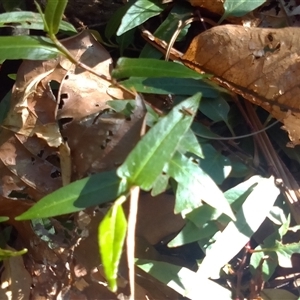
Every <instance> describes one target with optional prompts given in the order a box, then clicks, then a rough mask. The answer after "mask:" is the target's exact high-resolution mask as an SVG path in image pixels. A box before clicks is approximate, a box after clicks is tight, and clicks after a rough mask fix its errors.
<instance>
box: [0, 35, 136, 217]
mask: <svg viewBox="0 0 300 300" xmlns="http://www.w3.org/2000/svg"><path fill="white" fill-rule="evenodd" d="M63 43H64V45H65V46H66V47H67V48H68V49H69V50H70V52H71V53H72V54H73V55H74V57H76V58H77V59H78V60H79V61H80V62H82V63H84V64H85V65H87V66H89V67H90V68H92V69H93V71H94V72H96V73H99V74H101V75H104V76H105V77H106V78H107V80H106V79H103V78H101V77H98V76H96V75H93V74H91V73H89V72H88V71H86V70H84V69H82V68H81V67H79V66H76V65H74V64H72V63H71V62H70V61H69V60H68V59H67V58H65V57H58V58H57V59H52V60H49V61H25V62H23V64H22V65H21V67H20V68H19V71H18V73H17V79H16V83H15V86H14V88H13V93H12V99H11V108H10V111H9V113H8V115H7V117H6V119H5V120H4V122H3V128H2V129H1V131H0V170H1V178H2V180H1V189H0V199H1V198H2V197H4V198H6V199H12V200H17V199H20V200H21V199H31V200H36V201H37V200H39V199H40V198H41V197H43V196H45V195H47V194H49V193H51V192H52V191H54V190H56V189H57V188H59V187H60V186H61V185H62V176H61V173H63V174H66V176H64V178H70V177H71V174H70V173H71V171H72V170H77V169H80V170H82V172H81V173H80V177H84V176H87V175H88V173H84V171H87V170H86V168H83V167H81V166H80V165H79V166H76V162H73V166H72V169H71V165H70V162H71V156H70V153H68V152H67V151H63V153H62V151H61V150H62V149H67V147H66V145H65V143H64V141H65V140H68V142H69V143H70V144H71V145H75V146H76V147H77V146H78V149H76V150H77V152H76V155H78V156H80V155H83V153H84V154H85V153H89V154H85V157H88V155H90V156H92V157H95V156H96V153H97V151H98V148H97V147H94V143H95V141H96V139H95V134H96V136H97V135H99V131H101V130H102V131H103V133H104V135H105V138H104V140H105V139H108V138H109V139H113V138H112V137H111V136H109V137H108V136H106V134H107V132H113V129H111V128H108V129H106V128H101V126H102V123H103V122H100V123H101V124H99V122H98V123H97V122H96V119H97V117H96V116H97V115H98V114H99V113H101V112H102V111H103V110H105V109H106V108H107V107H108V106H107V104H106V101H107V100H111V99H114V98H118V99H124V98H126V97H127V98H128V97H129V95H130V94H129V93H126V92H123V91H122V90H121V89H120V88H114V90H113V93H114V94H113V96H112V95H111V90H110V91H108V89H109V87H110V85H111V80H110V72H111V68H112V60H111V58H110V55H109V53H108V52H107V51H106V50H105V49H104V48H103V47H102V46H101V45H100V44H99V43H98V42H96V40H95V39H94V38H93V36H92V35H91V34H90V33H88V31H83V32H81V33H80V34H79V35H77V36H75V37H72V38H69V39H66V40H64V41H63ZM130 98H132V95H130ZM114 118H116V117H115V116H114ZM99 119H101V118H99ZM106 119H107V121H106V122H104V123H106V124H107V123H109V122H110V123H113V122H114V121H112V119H113V118H111V119H110V118H109V117H107V118H106ZM87 120H90V122H87ZM114 120H115V119H114ZM94 121H95V122H96V124H93V122H94ZM124 121H125V120H122V122H124ZM76 122H77V123H76ZM69 123H71V124H75V123H76V124H77V125H78V124H79V125H78V126H79V127H80V124H83V123H84V124H85V126H84V128H83V130H84V134H85V135H86V136H93V139H92V138H91V139H90V140H89V141H87V140H85V141H83V140H81V138H82V134H83V132H82V131H78V132H77V131H76V128H75V127H74V126H73V127H72V130H75V131H73V132H72V134H70V136H69V135H68V133H66V132H64V135H62V134H61V129H62V128H63V129H64V128H65V127H66V124H69ZM127 123H128V126H124V124H123V125H122V127H123V128H124V130H125V131H126V132H128V131H130V130H129V129H130V127H131V125H132V123H133V122H127ZM78 126H77V127H78ZM105 126H107V125H105ZM89 131H90V133H88V132H89ZM122 133H124V131H122V132H119V135H120V136H122ZM120 138H121V137H120ZM80 140H81V141H82V144H83V145H84V147H81V148H80V147H79V146H80V145H79V142H78V141H80ZM89 143H90V144H89ZM100 144H101V142H100ZM97 146H99V147H100V145H99V144H97ZM131 147H132V144H131ZM79 148H80V149H79ZM92 148H93V149H92ZM72 150H74V149H72ZM120 151H121V150H119V152H120ZM122 151H123V152H122V153H123V154H124V153H126V152H125V151H124V150H122ZM127 151H130V150H129V149H128V150H127ZM125 155H126V154H125ZM61 163H63V165H61ZM79 163H82V162H79ZM84 163H90V161H88V162H84ZM97 163H98V162H97ZM106 163H107V160H106ZM98 169H99V168H95V169H94V170H93V166H91V168H90V169H89V170H88V171H89V172H97V171H98ZM83 170H84V171H83ZM73 179H76V175H75V176H73ZM65 181H67V180H65ZM12 206H13V205H12ZM21 207H22V206H21ZM0 208H1V201H0ZM5 211H6V212H8V210H7V208H5ZM18 212H19V213H20V211H18ZM8 216H11V217H12V216H15V214H14V212H13V211H11V212H10V213H9V212H8Z"/></svg>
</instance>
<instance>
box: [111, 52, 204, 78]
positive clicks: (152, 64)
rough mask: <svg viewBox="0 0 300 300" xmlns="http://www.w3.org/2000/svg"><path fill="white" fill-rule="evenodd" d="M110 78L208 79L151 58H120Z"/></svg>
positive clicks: (186, 69)
mask: <svg viewBox="0 0 300 300" xmlns="http://www.w3.org/2000/svg"><path fill="white" fill-rule="evenodd" d="M112 76H113V77H114V78H116V79H121V78H126V77H131V76H134V77H148V78H161V77H176V78H194V79H201V78H206V77H208V76H207V75H203V74H200V73H197V72H196V71H193V70H191V69H189V68H188V67H186V66H184V65H181V64H178V63H175V62H171V61H164V60H158V59H152V58H125V57H121V58H119V60H118V61H117V65H116V68H115V69H114V70H113V71H112Z"/></svg>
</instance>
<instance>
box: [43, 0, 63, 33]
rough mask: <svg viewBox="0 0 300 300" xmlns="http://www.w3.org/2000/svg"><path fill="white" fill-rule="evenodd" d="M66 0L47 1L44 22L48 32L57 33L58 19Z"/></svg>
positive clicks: (60, 17) (59, 19) (60, 16)
mask: <svg viewBox="0 0 300 300" xmlns="http://www.w3.org/2000/svg"><path fill="white" fill-rule="evenodd" d="M67 3H68V0H51V1H47V5H46V8H45V22H46V24H47V27H48V28H47V27H46V28H45V29H47V31H48V33H49V34H57V33H58V30H59V25H60V21H61V19H62V16H63V13H64V11H65V8H66V6H67Z"/></svg>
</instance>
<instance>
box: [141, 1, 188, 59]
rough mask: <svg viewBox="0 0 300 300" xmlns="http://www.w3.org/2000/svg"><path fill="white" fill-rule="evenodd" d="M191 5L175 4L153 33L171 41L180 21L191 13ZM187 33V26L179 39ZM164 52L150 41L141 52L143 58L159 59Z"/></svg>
mask: <svg viewBox="0 0 300 300" xmlns="http://www.w3.org/2000/svg"><path fill="white" fill-rule="evenodd" d="M191 12H192V10H191V7H190V6H184V5H183V3H180V5H178V4H175V5H174V7H173V8H172V9H171V11H170V13H169V14H168V16H167V18H166V19H165V20H164V21H163V22H162V23H161V24H160V25H159V27H158V28H157V29H156V30H155V31H154V33H153V35H154V36H155V37H157V38H159V39H162V40H164V41H166V42H167V43H168V42H169V41H170V39H171V37H172V36H173V34H174V32H175V31H176V30H177V27H178V22H179V21H180V20H183V19H184V18H186V16H187V14H188V13H191ZM186 33H187V30H186V28H184V30H182V31H181V32H180V35H179V36H178V38H177V40H180V39H181V38H182V37H183V36H185V35H186ZM162 55H163V54H162V52H160V51H158V50H157V49H156V48H154V47H153V46H151V45H150V44H149V43H147V44H146V46H145V47H144V48H143V50H142V51H141V53H140V57H143V58H156V59H159V58H161V57H162Z"/></svg>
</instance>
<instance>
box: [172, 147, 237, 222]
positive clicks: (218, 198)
mask: <svg viewBox="0 0 300 300" xmlns="http://www.w3.org/2000/svg"><path fill="white" fill-rule="evenodd" d="M166 172H167V174H169V175H170V176H171V177H173V178H174V179H175V180H176V181H177V182H178V186H177V190H176V202H175V209H174V210H175V213H180V212H181V213H184V214H187V213H189V212H191V211H192V210H193V209H195V208H197V207H199V206H201V205H202V201H205V202H206V203H207V204H209V205H210V206H212V207H214V208H217V209H218V210H219V211H220V212H222V213H224V214H226V215H228V216H229V217H230V218H231V219H233V220H235V216H234V214H233V212H232V210H231V207H230V205H229V203H228V201H227V200H226V198H225V196H224V195H223V193H222V192H221V190H220V189H219V187H218V186H217V185H216V184H215V182H214V181H213V180H212V179H211V178H210V177H209V176H208V175H207V174H206V173H205V172H204V171H203V170H202V169H201V168H200V167H199V166H198V165H196V164H195V163H193V162H192V161H191V160H189V159H188V158H187V157H185V156H184V155H183V154H180V153H178V152H177V153H175V155H174V156H173V157H172V159H171V160H170V162H169V164H168V165H167V167H166Z"/></svg>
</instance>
